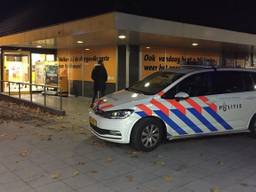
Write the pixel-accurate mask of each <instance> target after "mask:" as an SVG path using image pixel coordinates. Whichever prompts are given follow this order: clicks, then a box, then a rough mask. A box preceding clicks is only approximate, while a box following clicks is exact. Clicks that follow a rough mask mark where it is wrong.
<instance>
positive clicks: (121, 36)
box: [118, 35, 126, 39]
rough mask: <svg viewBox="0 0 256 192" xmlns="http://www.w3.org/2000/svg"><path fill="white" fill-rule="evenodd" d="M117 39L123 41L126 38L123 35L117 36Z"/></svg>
mask: <svg viewBox="0 0 256 192" xmlns="http://www.w3.org/2000/svg"><path fill="white" fill-rule="evenodd" d="M118 38H119V39H125V38H126V36H125V35H119V36H118Z"/></svg>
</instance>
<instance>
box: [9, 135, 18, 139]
mask: <svg viewBox="0 0 256 192" xmlns="http://www.w3.org/2000/svg"><path fill="white" fill-rule="evenodd" d="M8 139H10V140H16V139H17V135H11V136H9V137H8Z"/></svg>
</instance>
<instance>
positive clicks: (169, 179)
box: [163, 175, 172, 182]
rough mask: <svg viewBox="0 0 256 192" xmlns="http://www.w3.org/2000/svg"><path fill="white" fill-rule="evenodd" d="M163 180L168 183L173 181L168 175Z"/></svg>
mask: <svg viewBox="0 0 256 192" xmlns="http://www.w3.org/2000/svg"><path fill="white" fill-rule="evenodd" d="M163 179H164V180H165V181H166V182H171V181H172V176H170V175H166V176H164V177H163Z"/></svg>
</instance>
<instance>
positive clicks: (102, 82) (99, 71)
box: [91, 64, 108, 90]
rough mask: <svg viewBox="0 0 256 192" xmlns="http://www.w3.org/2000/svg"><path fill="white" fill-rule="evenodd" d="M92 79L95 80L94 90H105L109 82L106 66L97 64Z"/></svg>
mask: <svg viewBox="0 0 256 192" xmlns="http://www.w3.org/2000/svg"><path fill="white" fill-rule="evenodd" d="M91 78H92V79H93V80H94V89H97V90H102V89H105V87H106V81H107V80H108V74H107V71H106V69H105V67H104V65H100V64H96V66H95V67H94V69H93V71H92V75H91Z"/></svg>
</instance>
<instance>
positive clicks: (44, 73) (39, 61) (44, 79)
mask: <svg viewBox="0 0 256 192" xmlns="http://www.w3.org/2000/svg"><path fill="white" fill-rule="evenodd" d="M31 61H32V83H33V84H37V85H45V84H48V85H49V84H51V85H56V86H57V85H58V82H57V80H58V65H57V64H56V62H54V55H53V54H41V53H32V54H31ZM53 69H54V70H53ZM49 74H51V75H50V76H51V78H49ZM53 76H54V77H53ZM32 90H33V91H43V88H42V87H41V86H33V89H32Z"/></svg>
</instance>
